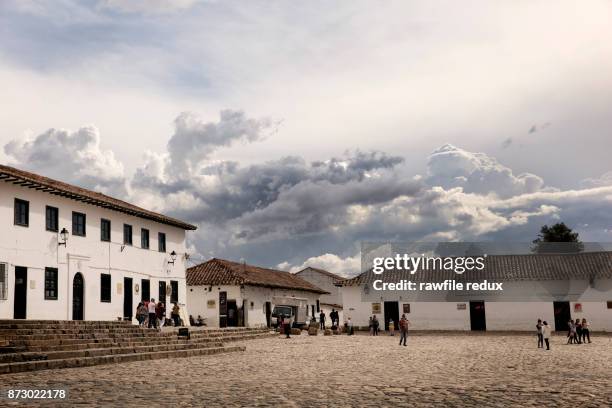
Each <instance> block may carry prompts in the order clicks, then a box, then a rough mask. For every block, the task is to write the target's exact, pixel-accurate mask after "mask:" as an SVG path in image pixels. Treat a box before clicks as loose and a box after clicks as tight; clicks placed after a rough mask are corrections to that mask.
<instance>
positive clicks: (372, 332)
mask: <svg viewBox="0 0 612 408" xmlns="http://www.w3.org/2000/svg"><path fill="white" fill-rule="evenodd" d="M368 329H369V330H370V336H373V335H374V320H372V316H370V321H369V322H368Z"/></svg>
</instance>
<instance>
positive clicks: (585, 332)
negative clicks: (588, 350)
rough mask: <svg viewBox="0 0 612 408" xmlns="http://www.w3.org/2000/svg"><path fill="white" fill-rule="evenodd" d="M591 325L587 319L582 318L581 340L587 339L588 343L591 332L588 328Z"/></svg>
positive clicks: (585, 340)
mask: <svg viewBox="0 0 612 408" xmlns="http://www.w3.org/2000/svg"><path fill="white" fill-rule="evenodd" d="M590 327H591V324H590V323H589V322H588V321H587V319H584V318H583V319H582V342H583V343H586V342H587V340H588V341H589V343H590V342H591V332H590V330H589V328H590Z"/></svg>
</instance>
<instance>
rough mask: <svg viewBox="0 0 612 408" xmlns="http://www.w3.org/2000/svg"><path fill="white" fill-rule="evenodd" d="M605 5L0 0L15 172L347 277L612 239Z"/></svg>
mask: <svg viewBox="0 0 612 408" xmlns="http://www.w3.org/2000/svg"><path fill="white" fill-rule="evenodd" d="M611 15H612V3H611V2H609V1H596V0H594V1H590V2H588V3H584V2H582V3H579V2H574V1H529V2H527V1H513V2H506V1H504V2H502V1H463V2H456V1H427V2H417V1H389V2H384V3H380V2H374V1H350V2H349V1H343V2H340V1H335V2H329V1H325V2H323V1H311V2H290V1H276V2H269V1H248V2H246V1H214V0H203V1H198V0H173V1H171V0H133V1H129V2H126V1H120V0H83V1H73V0H56V1H37V0H2V1H0V84H1V87H0V98H2V104H1V106H2V109H0V162H2V163H5V164H10V165H14V166H16V167H20V168H24V169H28V170H31V171H35V172H38V173H41V174H44V175H46V176H49V177H54V178H58V179H61V180H63V181H67V182H71V183H75V184H78V185H81V186H83V187H87V188H92V189H96V190H99V191H102V192H105V193H107V194H111V195H116V196H119V197H122V198H126V199H129V200H130V201H132V202H134V203H136V204H138V205H141V206H144V207H146V208H150V209H153V210H156V211H160V212H164V213H167V214H169V215H173V216H176V217H180V218H182V219H185V220H186V221H190V222H193V223H196V224H197V225H198V226H199V229H198V231H197V232H195V233H189V234H188V245H189V250H190V252H191V253H193V255H194V256H193V257H192V259H196V260H204V259H208V258H210V257H213V256H217V257H224V258H229V259H233V260H239V259H243V260H245V261H247V262H249V263H253V264H258V265H262V266H268V267H278V268H283V269H286V270H292V271H295V270H297V269H299V268H301V267H303V266H305V265H312V266H318V267H324V268H327V269H329V270H330V271H332V272H336V273H339V274H343V275H350V274H354V273H356V272H358V269H359V243H360V242H361V241H364V240H406V241H420V240H499V241H503V240H512V241H531V240H532V239H534V238H535V236H536V234H537V232H538V230H539V228H540V226H541V225H543V224H550V223H554V222H558V221H565V222H566V223H567V224H569V225H570V226H571V227H573V228H574V229H575V230H577V231H578V232H579V233H580V235H581V237H582V238H583V239H584V240H590V241H606V242H608V241H611V238H612V211H610V208H611V206H610V205H611V204H612V165H611V164H610V163H611V161H610V152H611V151H612V149H611V147H612V137H610V135H611V132H612V120H611V119H610V118H612V112H611V111H612V92H610V91H611V90H612V76H610V75H609V73H610V72H612V24H610V16H611Z"/></svg>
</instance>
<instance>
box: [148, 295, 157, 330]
mask: <svg viewBox="0 0 612 408" xmlns="http://www.w3.org/2000/svg"><path fill="white" fill-rule="evenodd" d="M147 310H148V311H149V329H157V315H156V314H155V299H151V301H150V302H149V304H148V305H147Z"/></svg>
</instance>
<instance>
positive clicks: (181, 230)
mask: <svg viewBox="0 0 612 408" xmlns="http://www.w3.org/2000/svg"><path fill="white" fill-rule="evenodd" d="M0 222H1V225H2V234H0V319H13V318H15V319H53V320H72V319H74V320H116V319H117V318H119V317H121V318H127V319H133V318H134V317H135V312H136V306H137V305H138V303H139V302H140V301H141V300H145V299H150V298H155V299H156V300H159V299H161V300H162V301H164V302H165V303H166V304H170V303H171V302H178V303H179V304H184V303H185V300H186V282H185V258H186V255H185V231H186V230H195V229H196V227H195V226H193V225H190V224H188V223H186V222H183V221H180V220H177V219H173V218H170V217H167V216H164V215H161V214H158V213H155V212H152V211H148V210H145V209H143V208H139V207H137V206H134V205H132V204H129V203H126V202H124V201H121V200H118V199H115V198H112V197H109V196H106V195H104V194H101V193H97V192H94V191H90V190H86V189H83V188H80V187H77V186H73V185H70V184H66V183H62V182H60V181H57V180H52V179H49V178H47V177H43V176H39V175H36V174H33V173H29V172H25V171H22V170H18V169H15V168H12V167H8V166H3V165H0Z"/></svg>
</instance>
